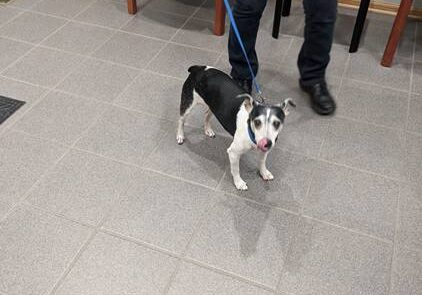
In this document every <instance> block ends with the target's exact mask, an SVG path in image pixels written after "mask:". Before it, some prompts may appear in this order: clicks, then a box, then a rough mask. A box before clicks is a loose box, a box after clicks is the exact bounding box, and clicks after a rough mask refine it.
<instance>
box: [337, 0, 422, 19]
mask: <svg viewBox="0 0 422 295" xmlns="http://www.w3.org/2000/svg"><path fill="white" fill-rule="evenodd" d="M338 3H339V5H340V6H346V7H351V8H356V9H357V8H358V7H359V5H360V0H338ZM398 8H399V5H398V4H391V3H381V2H373V1H372V2H371V4H370V6H369V9H370V10H371V11H375V12H379V13H385V14H392V15H395V14H396V12H397V10H398ZM409 17H412V18H417V19H422V9H421V8H412V10H411V11H410V14H409Z"/></svg>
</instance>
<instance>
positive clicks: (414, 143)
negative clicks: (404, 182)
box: [406, 134, 422, 183]
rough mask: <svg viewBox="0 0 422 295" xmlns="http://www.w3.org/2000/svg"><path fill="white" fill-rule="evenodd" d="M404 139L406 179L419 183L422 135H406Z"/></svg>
mask: <svg viewBox="0 0 422 295" xmlns="http://www.w3.org/2000/svg"><path fill="white" fill-rule="evenodd" d="M406 137H407V138H406V145H407V146H406V148H407V150H406V159H407V163H406V168H407V173H408V179H409V180H410V181H412V182H414V183H421V181H422V170H421V163H422V135H416V134H407V136H406Z"/></svg>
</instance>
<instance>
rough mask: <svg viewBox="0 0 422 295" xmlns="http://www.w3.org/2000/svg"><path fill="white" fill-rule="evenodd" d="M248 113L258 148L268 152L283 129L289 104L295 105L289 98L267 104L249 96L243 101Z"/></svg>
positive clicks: (250, 126)
mask: <svg viewBox="0 0 422 295" xmlns="http://www.w3.org/2000/svg"><path fill="white" fill-rule="evenodd" d="M244 106H245V109H246V111H247V112H248V113H249V119H248V124H249V128H250V129H251V131H252V132H253V134H254V136H255V141H256V144H257V147H258V149H259V150H261V151H263V152H268V151H269V150H270V149H271V148H272V147H273V146H274V144H275V143H276V141H277V138H278V134H279V133H280V131H281V129H283V124H284V119H285V118H286V116H288V115H289V106H292V107H295V106H296V105H295V104H294V103H293V101H292V99H291V98H287V99H285V100H284V101H283V102H282V103H280V104H276V105H268V104H264V103H259V102H257V101H255V100H254V99H253V98H252V97H251V96H248V97H246V99H245V101H244Z"/></svg>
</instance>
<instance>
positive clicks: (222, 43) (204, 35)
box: [172, 19, 228, 52]
mask: <svg viewBox="0 0 422 295" xmlns="http://www.w3.org/2000/svg"><path fill="white" fill-rule="evenodd" d="M213 29H214V23H213V22H209V21H204V20H200V19H191V20H189V22H188V23H187V24H186V25H184V26H183V29H182V30H180V31H179V32H178V33H177V34H176V36H174V38H173V39H172V41H174V42H177V43H180V44H184V45H190V46H195V47H200V48H203V49H208V50H214V51H218V52H221V51H222V50H224V49H226V48H227V42H228V41H227V40H228V37H227V36H228V34H225V35H224V36H216V35H214V32H213Z"/></svg>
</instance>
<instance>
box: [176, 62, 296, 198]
mask: <svg viewBox="0 0 422 295" xmlns="http://www.w3.org/2000/svg"><path fill="white" fill-rule="evenodd" d="M188 71H189V73H190V74H189V77H188V78H187V79H186V81H185V83H184V84H183V90H182V98H181V102H180V119H179V124H178V130H177V142H178V143H179V144H183V141H184V139H185V135H184V130H183V128H184V123H185V120H186V116H187V115H188V114H189V112H190V111H191V110H192V108H193V107H194V106H195V105H196V104H197V103H205V105H207V106H208V109H207V112H206V115H205V126H204V128H205V134H206V135H207V136H209V137H215V133H214V131H213V130H212V128H211V125H210V119H211V116H212V115H213V114H214V116H216V118H217V120H218V121H219V122H220V123H221V125H222V126H223V127H224V129H225V130H226V131H227V132H228V133H230V134H231V135H232V136H233V137H234V138H233V142H232V144H231V145H230V147H229V148H228V149H227V153H228V155H229V159H230V165H231V173H232V176H233V181H234V184H235V186H236V188H237V189H239V190H247V189H248V187H247V185H246V183H245V181H243V179H242V178H241V177H240V174H239V160H240V157H241V155H242V154H244V153H246V152H247V151H249V150H251V149H253V148H256V149H258V150H259V151H260V153H259V158H258V161H259V163H258V165H259V172H260V174H261V177H262V178H263V179H264V180H272V179H274V176H273V175H272V174H271V172H270V171H268V169H267V167H266V159H267V155H268V152H269V151H270V149H271V148H272V147H273V146H274V144H275V143H276V141H277V138H278V134H279V133H280V131H281V129H282V127H283V123H284V118H285V117H286V116H287V115H288V114H289V105H291V106H295V104H294V103H293V102H292V100H291V99H290V98H287V99H285V100H284V101H283V102H282V103H281V104H278V105H267V104H264V103H258V102H256V101H255V100H254V99H253V98H252V97H251V96H250V95H249V94H247V93H246V92H245V91H244V90H243V89H242V88H241V87H240V86H238V84H237V83H236V82H235V81H234V80H233V79H232V78H231V77H230V76H229V75H227V74H226V73H224V72H222V71H220V70H217V69H215V68H212V67H207V66H192V67H190V68H189V70H188Z"/></svg>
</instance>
